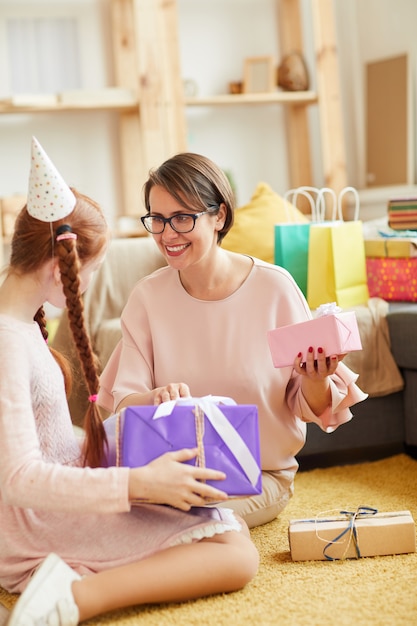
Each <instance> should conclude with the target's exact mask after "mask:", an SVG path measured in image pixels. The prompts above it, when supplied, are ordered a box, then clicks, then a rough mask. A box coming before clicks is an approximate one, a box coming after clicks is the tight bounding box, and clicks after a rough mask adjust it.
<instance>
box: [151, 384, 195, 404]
mask: <svg viewBox="0 0 417 626" xmlns="http://www.w3.org/2000/svg"><path fill="white" fill-rule="evenodd" d="M153 393H154V398H153V403H154V404H161V402H168V400H177V399H178V398H188V397H189V396H190V395H191V394H190V388H189V386H188V385H186V384H185V383H170V384H169V385H166V386H165V387H157V388H156V389H154V391H153Z"/></svg>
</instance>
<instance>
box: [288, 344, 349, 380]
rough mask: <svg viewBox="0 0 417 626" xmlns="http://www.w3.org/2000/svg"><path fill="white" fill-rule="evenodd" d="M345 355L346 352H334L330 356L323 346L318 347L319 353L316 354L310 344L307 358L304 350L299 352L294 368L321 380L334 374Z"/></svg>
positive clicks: (312, 378)
mask: <svg viewBox="0 0 417 626" xmlns="http://www.w3.org/2000/svg"><path fill="white" fill-rule="evenodd" d="M345 356H346V355H345V354H332V355H331V356H330V357H328V356H326V353H325V352H324V350H323V348H317V354H316V355H315V354H314V349H313V348H312V347H311V346H310V348H309V349H308V351H307V355H306V357H305V358H304V355H303V354H302V352H299V353H298V355H297V357H296V359H295V361H294V369H295V371H296V372H297V374H300V375H301V376H306V377H308V378H310V379H311V380H317V381H320V380H323V379H324V378H326V377H327V376H331V375H332V374H334V373H335V371H336V368H337V366H338V364H339V361H341V360H342V359H344V358H345Z"/></svg>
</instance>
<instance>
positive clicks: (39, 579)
mask: <svg viewBox="0 0 417 626" xmlns="http://www.w3.org/2000/svg"><path fill="white" fill-rule="evenodd" d="M80 579H81V576H79V574H77V573H76V572H74V570H72V569H71V568H70V567H69V566H68V565H67V564H66V563H65V562H64V561H63V560H62V559H60V558H59V556H57V555H56V554H53V553H51V554H50V555H49V556H48V557H47V558H46V559H45V560H44V562H43V563H42V565H41V566H40V567H39V569H38V570H37V571H36V572H35V574H34V575H33V578H32V580H31V581H30V582H29V584H28V586H27V587H26V589H25V590H24V592H23V593H22V595H21V596H20V598H19V600H18V601H17V602H16V604H15V606H14V608H13V611H12V613H11V615H10V617H9V621H8V622H7V626H77V624H78V621H79V612H78V607H77V605H76V604H75V601H74V597H73V595H72V591H71V585H72V582H73V581H74V580H80Z"/></svg>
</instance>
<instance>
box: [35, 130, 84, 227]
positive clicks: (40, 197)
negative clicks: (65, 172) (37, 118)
mask: <svg viewBox="0 0 417 626" xmlns="http://www.w3.org/2000/svg"><path fill="white" fill-rule="evenodd" d="M75 203H76V199H75V196H74V194H73V193H72V191H71V189H70V188H69V187H68V185H67V184H66V182H65V181H64V179H63V178H62V176H61V174H60V173H59V172H58V170H57V169H56V167H55V166H54V164H53V163H52V161H51V160H50V159H49V157H48V155H47V154H46V152H45V150H44V149H43V148H42V146H41V145H40V143H39V141H38V140H37V139H36V138H35V137H32V160H31V168H30V174H29V191H28V199H27V210H28V213H29V214H30V215H31V216H32V217H34V218H36V219H37V220H40V221H41V222H55V221H56V220H60V219H62V218H63V217H66V216H67V215H69V214H70V213H71V211H72V210H73V209H74V206H75Z"/></svg>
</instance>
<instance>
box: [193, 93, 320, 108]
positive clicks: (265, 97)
mask: <svg viewBox="0 0 417 626" xmlns="http://www.w3.org/2000/svg"><path fill="white" fill-rule="evenodd" d="M317 101H318V98H317V94H316V93H315V92H313V91H276V92H275V91H274V92H271V93H269V92H268V93H240V94H233V95H232V94H221V95H218V96H207V97H202V98H186V99H185V104H186V106H223V105H227V106H233V105H243V104H268V103H271V104H315V103H316V102H317Z"/></svg>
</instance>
